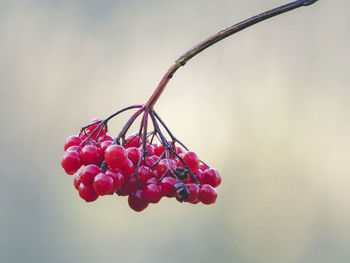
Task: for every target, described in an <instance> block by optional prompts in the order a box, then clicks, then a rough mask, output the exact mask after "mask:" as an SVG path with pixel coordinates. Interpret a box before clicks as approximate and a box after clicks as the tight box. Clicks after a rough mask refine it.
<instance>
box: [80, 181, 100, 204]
mask: <svg viewBox="0 0 350 263" xmlns="http://www.w3.org/2000/svg"><path fill="white" fill-rule="evenodd" d="M79 195H80V197H81V198H83V199H84V200H85V201H86V202H93V201H95V200H96V199H97V198H98V194H97V193H96V192H95V190H94V188H93V187H92V186H86V185H84V184H80V186H79Z"/></svg>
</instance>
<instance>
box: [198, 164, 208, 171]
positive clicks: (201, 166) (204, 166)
mask: <svg viewBox="0 0 350 263" xmlns="http://www.w3.org/2000/svg"><path fill="white" fill-rule="evenodd" d="M207 169H208V167H207V166H206V165H205V164H203V163H201V164H200V165H199V170H201V171H203V172H204V171H205V170H207Z"/></svg>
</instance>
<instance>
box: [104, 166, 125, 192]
mask: <svg viewBox="0 0 350 263" xmlns="http://www.w3.org/2000/svg"><path fill="white" fill-rule="evenodd" d="M106 175H108V176H110V177H112V178H113V182H114V187H113V191H118V190H119V189H120V188H121V187H122V185H123V184H124V175H123V174H122V173H121V172H119V171H112V170H108V171H107V172H106Z"/></svg>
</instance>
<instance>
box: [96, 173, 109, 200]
mask: <svg viewBox="0 0 350 263" xmlns="http://www.w3.org/2000/svg"><path fill="white" fill-rule="evenodd" d="M93 186H94V190H95V191H96V193H97V194H99V195H106V194H108V193H109V192H111V191H112V190H113V188H114V182H113V178H112V177H111V176H108V175H106V174H105V173H100V174H98V175H96V177H95V179H94V183H93Z"/></svg>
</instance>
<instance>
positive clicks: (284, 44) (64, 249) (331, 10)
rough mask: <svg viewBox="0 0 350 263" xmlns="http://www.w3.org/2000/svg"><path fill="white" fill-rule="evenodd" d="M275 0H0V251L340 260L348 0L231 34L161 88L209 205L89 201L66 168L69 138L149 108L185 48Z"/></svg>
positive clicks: (127, 257) (346, 206)
mask: <svg viewBox="0 0 350 263" xmlns="http://www.w3.org/2000/svg"><path fill="white" fill-rule="evenodd" d="M285 2H286V1H282V0H269V1H266V0H264V1H262V0H251V1H238V0H218V1H209V0H201V1H199V0H193V1H186V0H178V1H155V0H151V1H137V0H136V1H112V0H106V1H92V0H84V1H83V0H76V1H68V0H63V1H53V0H45V1H39V0H38V1H20V0H19V1H10V0H8V1H6V0H0V87H1V88H0V92H1V93H0V94H1V96H0V109H1V110H0V114H1V136H0V143H1V149H0V157H1V158H0V173H1V183H0V262H4V263H12V262H16V263H17V262H26V263H29V262H36V263H41V262H45V263H46V262H53V263H56V262H84V263H90V262H243V263H258V262H259V263H261V262H262V263H264V262H268V263H271V262H284V263H299V262H300V263H302V262H305V263H306V262H317V263H321V262H336V263H342V262H350V249H349V244H350V191H349V185H350V168H349V164H350V137H349V134H350V105H349V100H350V90H349V83H350V70H349V68H350V67H349V66H350V61H349V57H350V56H349V55H350V51H349V46H350V35H349V28H350V19H349V16H348V8H349V7H350V4H349V2H348V1H345V0H339V1H334V2H333V1H319V2H318V3H316V4H315V5H312V6H310V7H305V8H300V9H297V10H295V11H292V12H290V13H287V14H284V15H282V16H278V17H276V18H273V19H270V20H268V21H265V22H263V23H261V24H258V25H256V26H254V27H252V28H249V29H247V30H245V31H243V32H240V33H238V34H237V35H235V36H232V37H230V38H228V39H226V40H224V41H222V42H220V43H218V44H217V45H215V46H213V47H211V48H209V49H208V50H206V51H204V52H203V53H202V54H200V55H199V56H198V57H195V58H194V59H193V60H191V61H190V62H189V63H188V64H187V65H186V66H185V67H184V68H181V69H180V70H179V71H178V72H177V73H176V75H175V76H174V78H173V79H172V81H171V82H170V83H169V85H168V87H167V89H166V90H165V92H164V93H163V96H162V97H161V99H160V100H159V101H158V104H157V105H156V110H157V111H158V113H159V114H160V115H161V116H162V117H163V119H164V120H165V121H166V122H167V124H168V126H169V127H170V128H171V129H172V131H173V132H174V133H175V134H176V136H177V137H178V138H180V139H181V140H182V141H183V142H184V143H185V144H187V145H188V146H189V147H190V148H191V149H192V150H194V151H195V152H197V153H198V155H199V157H200V158H201V159H203V160H205V161H206V162H207V163H209V164H210V165H212V166H213V167H216V168H217V169H218V170H219V171H220V172H221V175H222V178H223V182H222V185H221V186H220V187H219V188H218V192H219V196H218V199H217V202H216V204H215V205H212V206H205V205H200V204H199V205H196V206H194V205H189V204H180V203H177V202H176V201H174V200H165V199H163V200H162V201H161V202H160V203H159V204H157V205H152V206H150V207H148V208H147V209H146V210H145V211H144V212H142V213H135V212H134V211H132V210H131V209H129V207H128V204H127V200H126V199H125V198H122V197H117V196H113V197H104V198H101V199H99V200H97V201H96V202H94V203H92V204H87V203H85V202H84V201H83V200H82V199H80V198H79V197H78V193H77V192H76V190H75V189H74V187H73V182H72V181H73V177H69V176H67V175H65V173H64V171H63V169H62V168H61V167H60V160H61V156H62V154H63V141H64V139H65V138H66V137H68V136H70V135H72V134H75V133H77V132H78V131H79V129H80V127H82V126H83V125H85V124H86V123H88V122H89V121H90V120H91V119H93V118H95V117H96V118H104V117H106V116H108V115H110V114H111V113H113V112H114V111H116V110H118V109H121V108H123V107H126V106H128V105H131V104H139V103H144V102H145V101H146V100H147V99H148V97H149V96H150V95H151V93H152V92H153V90H154V89H155V87H156V85H157V84H158V82H159V80H160V78H161V77H162V75H163V74H164V73H165V72H166V70H167V69H168V67H169V66H170V65H171V63H172V62H173V61H174V60H175V59H176V58H177V57H179V56H180V55H181V54H182V53H184V52H185V51H186V50H187V49H189V48H190V47H192V46H193V45H194V44H196V43H198V42H199V41H201V40H203V39H204V38H206V37H208V36H209V35H211V34H213V33H215V32H217V31H219V30H221V29H223V28H225V27H227V26H229V25H232V24H234V23H236V22H239V21H241V20H243V19H245V18H247V17H249V16H251V15H254V14H257V13H259V12H262V11H265V10H267V9H270V8H272V7H275V6H277V5H280V4H283V3H285ZM128 116H130V115H128V114H124V115H122V116H121V117H120V118H118V119H115V120H114V121H112V122H111V126H110V131H111V132H112V134H114V135H115V136H116V135H117V133H118V130H119V129H120V128H121V125H122V124H123V122H124V121H125V120H126V119H127V117H128Z"/></svg>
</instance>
